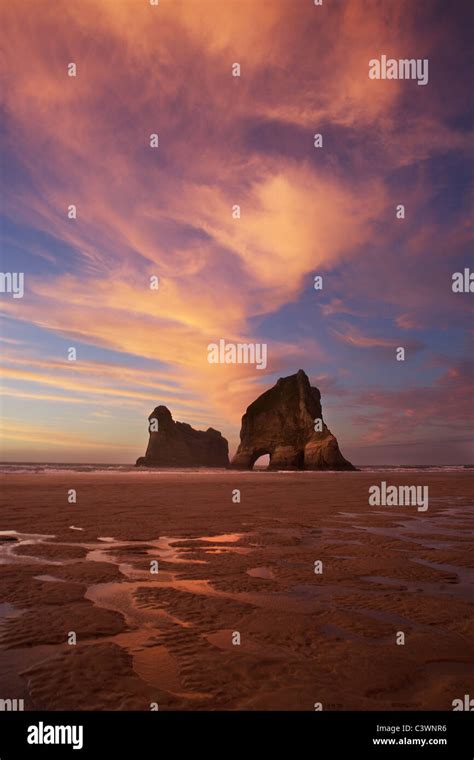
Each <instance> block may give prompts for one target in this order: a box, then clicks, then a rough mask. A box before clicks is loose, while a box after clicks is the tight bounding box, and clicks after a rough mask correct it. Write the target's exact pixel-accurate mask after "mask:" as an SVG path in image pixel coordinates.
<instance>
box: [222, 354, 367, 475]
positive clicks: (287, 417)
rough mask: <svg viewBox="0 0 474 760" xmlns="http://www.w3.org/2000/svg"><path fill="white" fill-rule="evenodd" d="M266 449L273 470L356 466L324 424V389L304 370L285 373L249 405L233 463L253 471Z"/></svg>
mask: <svg viewBox="0 0 474 760" xmlns="http://www.w3.org/2000/svg"><path fill="white" fill-rule="evenodd" d="M317 420H320V422H319V423H317ZM315 428H316V429H315ZM318 428H320V430H319V429H318ZM263 454H269V455H270V464H269V466H268V469H269V470H355V469H356V468H355V467H354V466H353V465H352V464H351V463H350V462H348V461H347V459H344V457H343V456H342V454H341V452H340V451H339V445H338V443H337V440H336V438H335V437H334V436H333V434H332V433H331V432H330V430H329V429H328V427H327V426H326V425H325V424H324V422H323V414H322V409H321V394H320V392H319V390H318V389H317V388H314V387H312V386H311V384H310V382H309V379H308V376H307V375H306V373H305V372H303V370H302V369H300V370H298V372H297V373H296V374H295V375H289V376H288V377H281V378H280V379H279V380H278V382H277V383H276V385H274V386H273V388H270V389H269V390H268V391H265V393H262V395H261V396H259V397H258V398H257V399H256V400H255V401H254V402H253V403H252V404H250V406H249V407H248V408H247V411H246V412H245V414H244V416H243V417H242V428H241V431H240V445H239V448H238V449H237V452H236V454H235V456H234V458H233V459H232V463H231V467H232V468H234V469H237V470H251V469H252V467H253V465H254V463H255V462H256V460H257V459H258V458H259V457H261V456H262V455H263Z"/></svg>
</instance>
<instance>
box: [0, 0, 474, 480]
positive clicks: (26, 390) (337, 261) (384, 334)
mask: <svg viewBox="0 0 474 760" xmlns="http://www.w3.org/2000/svg"><path fill="white" fill-rule="evenodd" d="M469 8H470V3H468V2H464V0H458V1H457V2H456V3H452V2H441V1H438V0H417V2H416V3H415V2H413V0H397V1H395V0H393V1H392V0H383V1H382V0H344V2H343V1H342V0H324V1H323V5H322V6H315V5H314V2H313V0H160V1H159V3H158V5H157V6H155V5H151V4H150V0H81V2H70V1H69V0H21V1H20V0H15V2H14V1H13V0H3V2H1V3H0V25H1V28H2V29H3V30H4V32H3V33H4V41H5V44H4V47H5V50H4V57H3V65H2V69H3V77H2V87H1V90H2V103H1V120H0V123H1V127H0V135H1V140H2V187H3V190H2V194H1V201H2V203H1V258H2V261H1V270H2V272H4V273H5V272H11V273H13V272H16V273H19V272H22V273H24V295H23V298H13V295H12V293H11V292H4V293H0V307H1V313H2V323H1V327H0V346H1V354H2V402H1V403H2V409H1V411H2V417H3V426H2V427H3V430H2V447H1V452H0V456H1V459H3V460H9V461H50V462H100V463H114V462H116V463H128V462H129V463H133V462H134V461H135V459H136V458H137V457H138V456H141V455H143V454H144V452H145V448H146V444H147V440H148V431H147V424H148V423H147V417H148V415H149V414H150V413H151V411H152V410H153V409H154V407H155V406H157V405H158V404H164V405H166V406H167V407H168V408H169V409H170V410H171V412H172V414H173V417H174V419H175V420H180V421H185V422H189V423H190V424H191V425H193V427H196V428H199V429H206V428H207V427H209V426H212V427H214V428H217V429H218V430H220V431H221V432H222V434H223V435H224V436H226V437H227V438H228V440H229V444H230V452H231V454H232V453H233V452H234V451H235V448H236V446H237V444H238V439H239V429H240V420H241V416H242V414H243V413H244V411H245V409H246V407H247V406H248V405H249V404H250V403H251V402H252V401H253V400H254V399H255V398H256V397H257V396H258V395H259V394H260V393H262V392H263V391H264V390H265V389H267V388H269V387H271V386H272V385H273V384H274V383H275V382H276V380H277V379H278V378H279V377H284V376H287V375H290V374H293V373H294V372H296V371H297V370H298V369H300V368H301V369H304V370H305V371H306V373H307V374H308V375H309V377H310V379H311V381H312V384H313V385H316V386H317V387H319V389H320V390H321V394H322V404H323V415H324V419H325V422H326V423H327V425H328V426H329V428H330V429H331V431H332V432H333V433H334V434H335V435H336V436H337V438H338V441H339V444H340V447H341V450H342V453H343V454H344V456H345V457H346V458H348V459H350V460H351V461H352V462H353V463H354V464H356V465H368V464H394V465H396V464H412V465H416V464H457V463H461V464H468V463H472V462H473V460H474V458H473V447H472V444H471V443H470V440H471V435H470V431H471V430H472V423H473V418H472V408H473V404H472V402H473V391H472V388H473V383H472V381H473V367H472V359H470V356H472V339H473V334H474V330H473V321H472V310H473V295H472V293H469V292H467V293H454V292H453V291H452V276H453V273H455V272H458V271H461V272H462V271H463V270H464V268H466V267H469V266H471V268H473V263H472V262H473V259H472V229H471V228H470V226H469V217H470V215H471V218H472V171H470V167H471V169H472V149H473V143H472V132H470V130H471V127H472V115H473V114H472V110H471V109H470V108H469V102H470V100H469V98H470V87H469V82H470V80H472V69H471V70H469V60H470V59H469V52H468V51H469V27H470V26H471V27H472V12H471V17H470V11H469ZM471 9H472V6H471ZM382 55H386V56H387V57H388V58H394V59H404V58H414V59H428V61H429V81H428V83H427V84H426V85H418V84H417V81H416V80H407V79H405V80H402V79H391V80H388V79H384V80H383V79H370V78H369V76H368V72H369V61H370V60H371V59H380V57H381V56H382ZM70 63H75V65H76V76H69V75H68V72H69V71H70V69H69V68H68V67H69V64H70ZM236 63H238V64H239V65H240V76H233V72H234V73H235V71H236V69H235V66H234V64H236ZM471 101H472V97H471ZM152 134H157V135H158V147H155V148H154V147H151V145H150V135H152ZM315 134H321V135H322V143H323V144H322V147H315V145H314V142H315V141H314V135H315ZM400 204H402V205H403V206H404V208H405V218H397V213H396V212H397V206H399V205H400ZM71 205H75V206H76V210H77V218H75V219H72V218H69V216H68V209H69V207H70V206H71ZM236 205H238V206H240V218H235V214H233V207H234V206H236ZM470 212H471V214H470ZM316 276H321V277H322V278H323V280H322V283H323V287H322V289H320V290H315V288H314V278H315V277H316ZM153 277H158V278H159V287H158V289H152V288H150V281H151V280H150V278H153ZM221 339H224V340H225V341H227V342H235V343H238V342H244V343H250V342H253V343H265V344H266V345H267V351H268V362H267V367H266V368H265V369H258V368H257V367H256V366H255V365H250V364H240V365H228V364H209V362H208V360H207V359H208V345H209V344H210V343H214V342H218V341H219V340H221ZM399 347H402V348H404V350H405V360H404V361H398V360H397V358H396V355H397V349H398V348H399ZM70 348H74V349H75V350H76V360H75V361H70V360H69V359H68V351H69V349H70ZM69 355H70V354H69Z"/></svg>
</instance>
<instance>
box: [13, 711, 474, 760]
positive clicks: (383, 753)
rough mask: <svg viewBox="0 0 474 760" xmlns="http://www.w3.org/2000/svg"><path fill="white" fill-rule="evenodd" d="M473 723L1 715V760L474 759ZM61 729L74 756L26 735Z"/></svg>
mask: <svg viewBox="0 0 474 760" xmlns="http://www.w3.org/2000/svg"><path fill="white" fill-rule="evenodd" d="M473 717H474V715H473V714H472V712H377V713H376V712H171V711H170V712H165V711H162V712H160V711H158V712H94V713H93V712H35V711H31V712H1V713H0V760H18V759H19V758H23V757H38V758H43V757H48V758H60V760H67V758H69V757H71V758H84V757H86V758H89V757H90V758H98V757H99V758H100V757H104V758H107V760H108V759H109V758H111V760H116V759H120V760H121V758H132V759H133V760H138V758H142V757H143V758H147V757H149V758H150V760H152V759H154V758H161V757H163V758H164V757H165V755H166V756H168V757H169V756H170V754H172V755H174V754H176V755H177V756H179V757H182V756H183V752H189V753H190V754H189V758H190V760H194V758H196V760H197V757H198V756H199V757H205V758H207V757H209V756H211V757H214V756H215V757H219V758H223V759H224V760H225V758H226V757H228V756H229V755H235V753H240V754H241V756H242V758H243V759H244V758H247V757H248V756H249V754H252V755H254V753H255V752H258V753H259V755H258V760H260V759H261V760H266V759H267V758H270V759H271V758H272V754H273V753H274V754H275V760H276V758H280V757H282V755H283V754H284V753H285V754H288V756H289V757H291V758H294V757H299V756H302V757H308V759H309V760H316V758H317V759H318V760H319V758H322V759H323V760H325V759H326V758H332V757H334V758H336V757H337V758H361V759H362V760H363V758H365V757H374V758H376V757H379V758H385V757H387V758H391V757H407V758H449V760H473V758H474V741H473V736H474V721H473ZM41 724H42V725H43V730H42V733H39V731H40V727H41ZM50 726H52V727H54V728H53V729H52V730H51V729H50V728H48V727H50ZM57 726H58V727H59V726H65V727H71V728H70V733H69V734H68V733H67V731H65V732H64V738H66V739H69V740H70V741H71V742H75V744H76V745H77V750H75V749H73V746H72V744H49V743H48V744H46V743H43V744H30V743H28V737H29V736H30V738H31V739H36V738H38V739H39V738H43V741H45V740H47V739H49V738H50V737H53V738H55V739H58V740H61V736H62V735H61V733H59V734H58V735H56V732H55V727H57ZM73 726H76V727H77V729H76V730H77V733H75V734H73V733H72V727H73ZM81 726H82V731H83V733H82V745H83V746H82V747H79V744H80V743H81V736H80V733H78V731H79V727H81ZM374 740H378V741H377V743H375V742H374ZM381 740H384V741H383V742H382V741H381ZM388 740H392V742H391V743H388ZM414 740H417V741H416V742H415V741H414ZM421 740H425V745H424V746H421ZM286 748H288V750H287V749H286ZM260 753H261V754H260Z"/></svg>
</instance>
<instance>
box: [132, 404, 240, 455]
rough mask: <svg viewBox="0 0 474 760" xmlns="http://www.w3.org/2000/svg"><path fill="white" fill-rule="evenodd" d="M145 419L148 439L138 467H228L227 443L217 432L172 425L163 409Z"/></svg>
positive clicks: (167, 411) (169, 415) (174, 423)
mask: <svg viewBox="0 0 474 760" xmlns="http://www.w3.org/2000/svg"><path fill="white" fill-rule="evenodd" d="M148 420H149V426H148V429H149V432H150V440H149V442H148V447H147V450H146V454H145V456H144V457H139V459H137V465H138V466H141V467H228V466H229V444H228V442H227V440H226V439H225V438H224V437H223V436H222V435H221V434H220V433H219V431H218V430H214V429H213V428H211V427H210V428H208V429H207V430H205V431H204V430H194V428H192V427H191V425H188V424H187V423H186V422H175V421H174V420H173V417H172V416H171V412H170V410H169V409H167V407H166V406H157V407H156V409H154V410H153V411H152V413H151V414H150V416H149V417H148Z"/></svg>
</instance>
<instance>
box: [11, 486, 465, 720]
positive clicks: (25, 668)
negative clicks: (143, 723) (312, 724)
mask: <svg viewBox="0 0 474 760" xmlns="http://www.w3.org/2000/svg"><path fill="white" fill-rule="evenodd" d="M382 479H383V480H386V481H387V482H389V483H390V484H393V485H428V486H429V493H430V503H429V509H428V511H427V512H418V511H417V509H416V507H371V506H369V505H368V488H369V486H370V485H373V484H378V483H380V481H381V480H382ZM1 485H2V502H1V508H0V673H1V677H0V680H1V694H0V697H2V698H23V699H24V700H25V707H26V709H50V710H70V709H71V710H104V709H110V710H123V709H133V710H148V709H150V704H151V703H158V705H159V709H160V710H163V709H164V710H176V709H186V710H209V709H211V710H215V709H224V710H235V709H244V710H256V709H259V710H276V709H283V710H313V709H314V704H315V703H316V702H320V703H322V705H323V709H324V710H405V709H406V710H408V709H415V710H430V709H432V710H451V709H452V704H451V703H452V701H453V699H456V698H462V697H463V696H464V694H469V693H470V694H472V693H473V689H474V614H473V612H474V586H473V580H474V554H473V551H472V529H473V525H474V507H473V480H472V475H471V474H470V473H469V472H466V473H459V472H453V473H433V472H429V473H427V472H404V473H396V474H395V473H392V472H391V473H386V474H383V473H381V472H377V473H373V472H372V473H368V472H356V473H266V472H254V473H238V472H237V473H236V472H216V473H190V472H187V473H186V472H182V473H169V474H165V473H158V472H140V471H137V472H133V473H113V474H112V473H107V474H103V473H78V472H66V473H64V472H58V473H45V472H39V473H35V474H24V475H22V474H11V473H10V474H7V475H4V476H3V477H2V484H1ZM71 488H74V489H76V490H77V503H76V504H69V503H68V500H67V493H68V490H69V489H71ZM236 488H238V489H240V491H241V502H240V503H237V504H235V503H233V501H232V491H233V490H234V489H236ZM152 561H157V562H158V572H157V573H154V572H151V571H150V569H151V567H150V563H151V562H152ZM317 561H320V562H322V568H323V572H322V573H321V574H316V573H315V572H314V567H315V564H314V563H315V562H317ZM154 569H156V567H155V568H154ZM71 631H74V632H75V633H76V636H77V644H76V645H75V646H71V645H69V644H68V643H67V638H68V634H69V632H71ZM399 632H403V633H404V634H405V644H404V645H403V646H400V645H397V643H396V639H397V634H398V633H399ZM237 633H238V634H240V644H239V645H235V643H233V642H235V641H236V640H237Z"/></svg>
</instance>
